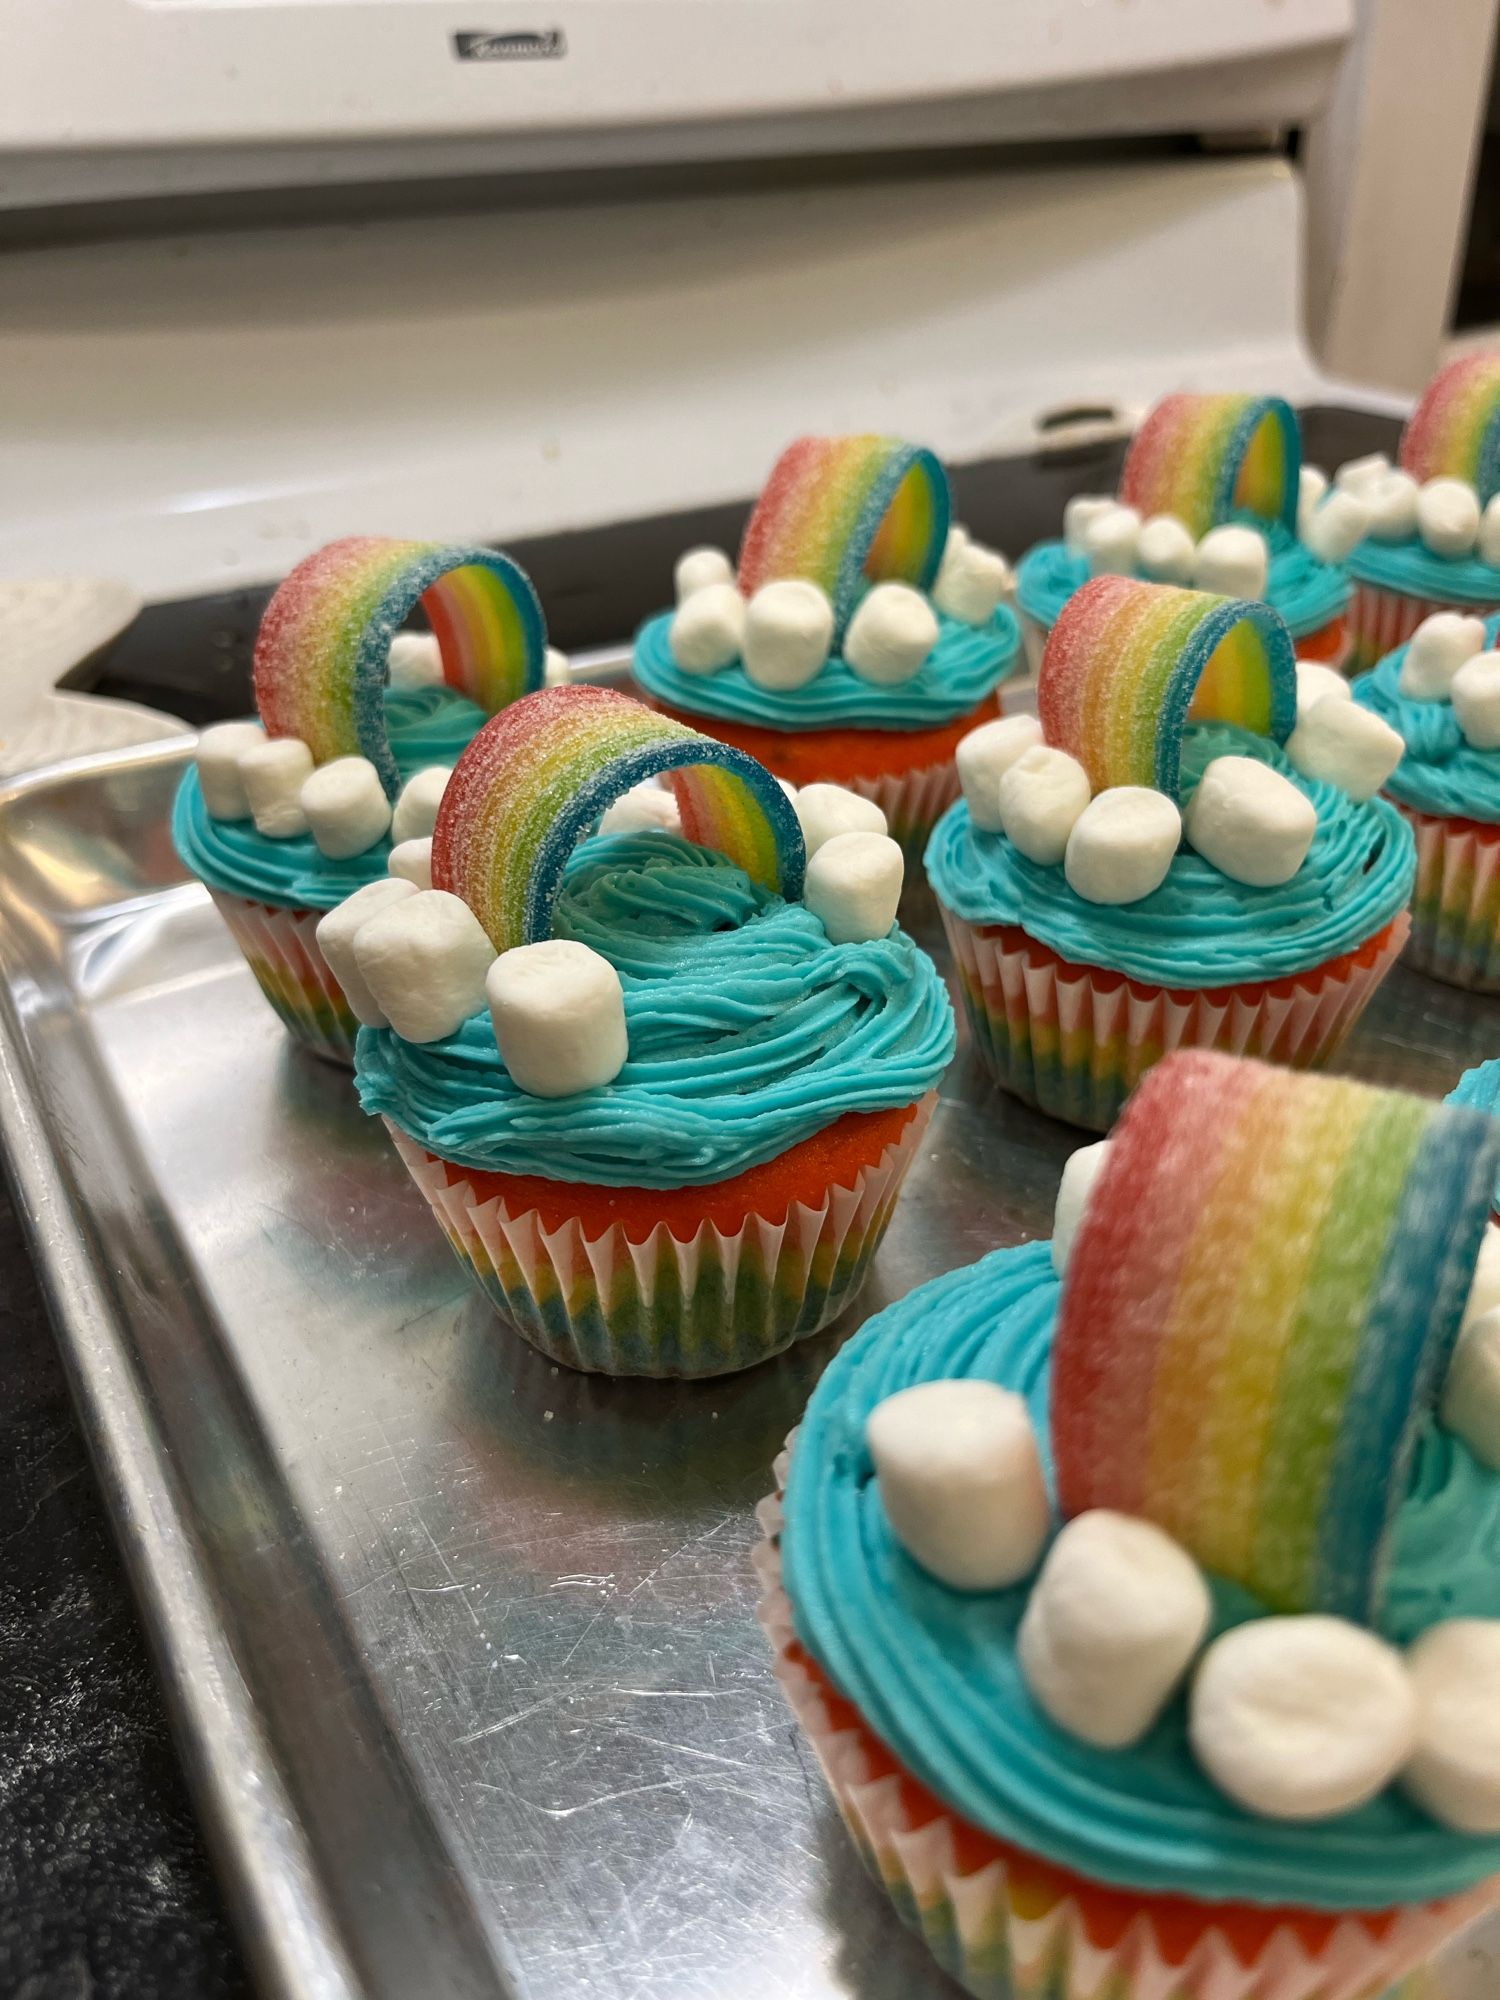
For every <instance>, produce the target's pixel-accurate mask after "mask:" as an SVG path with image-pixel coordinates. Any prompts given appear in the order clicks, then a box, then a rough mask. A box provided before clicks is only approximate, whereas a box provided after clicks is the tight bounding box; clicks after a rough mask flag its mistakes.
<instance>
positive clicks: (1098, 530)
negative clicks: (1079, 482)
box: [1083, 505, 1141, 576]
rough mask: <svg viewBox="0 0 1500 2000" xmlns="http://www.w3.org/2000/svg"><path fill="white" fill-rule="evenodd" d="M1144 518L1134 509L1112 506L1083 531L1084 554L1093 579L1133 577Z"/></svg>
mask: <svg viewBox="0 0 1500 2000" xmlns="http://www.w3.org/2000/svg"><path fill="white" fill-rule="evenodd" d="M1140 539H1141V517H1140V515H1139V514H1138V513H1137V512H1136V510H1135V508H1134V507H1121V506H1118V505H1112V506H1111V507H1110V508H1109V510H1108V511H1107V512H1106V513H1103V514H1095V515H1094V517H1093V519H1092V520H1091V521H1089V523H1088V525H1087V526H1086V527H1085V528H1084V531H1083V553H1084V554H1085V555H1086V556H1087V557H1088V559H1089V573H1090V574H1091V575H1092V576H1130V575H1133V574H1134V571H1135V558H1136V551H1137V549H1138V548H1139V546H1140Z"/></svg>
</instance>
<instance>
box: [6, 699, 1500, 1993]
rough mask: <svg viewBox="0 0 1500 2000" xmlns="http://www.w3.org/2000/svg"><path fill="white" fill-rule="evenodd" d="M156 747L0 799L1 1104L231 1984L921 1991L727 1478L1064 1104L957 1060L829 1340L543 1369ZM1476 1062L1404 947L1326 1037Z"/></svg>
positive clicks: (1017, 1194)
mask: <svg viewBox="0 0 1500 2000" xmlns="http://www.w3.org/2000/svg"><path fill="white" fill-rule="evenodd" d="M187 754H188V751H187V750H186V749H185V748H184V746H183V742H182V740H181V739H178V740H175V741H171V742H166V743H162V744H159V745H155V746H151V747H148V748H145V749H139V750H128V751H120V752H115V753H111V754H108V755H104V756H100V757H97V758H93V759H90V760H87V761H83V762H79V763H75V764H72V765H69V766H64V767H59V768H58V769H56V770H55V771H53V772H51V773H42V774H40V775H37V776H35V777H33V778H30V779H27V780H24V781H21V782H17V783H12V784H11V785H10V786H9V787H8V788H6V789H4V790H3V791H0V974H3V978H0V1122H3V1126H4V1132H5V1137H6V1141H7V1145H8V1149H9V1153H10V1158H11V1162H12V1169H13V1172H14V1175H15V1179H16V1182H17V1186H18V1190H19V1193H20V1197H21V1201H22V1205H23V1207H24V1209H25V1211H26V1213H27V1215H28V1218H29V1222H30V1226H31V1229H32V1232H33V1238H34V1242H35V1245H36V1248H37V1251H38V1254H39V1262H40V1264H41V1267H42V1269H43V1273H44V1277H45V1281H46V1282H47V1284H48V1286H49V1288H50V1292H51V1296H52V1302H53V1306H54V1310H55V1315H56V1318H57V1322H58V1327H59V1332H60V1336H61V1339H62V1343H63V1346H64V1349H65V1351H66V1354H67V1358H68V1362H69V1366H70V1368H71V1371H72V1374H73V1379H74V1382H75V1386H76V1389H77V1393H78V1397H79V1402H80V1407H81V1409H82V1412H83V1416H84V1420H85V1423H86V1426H87V1428H88V1430H89V1433H90V1437H91V1441H92V1444H93V1447H94V1449H95V1453H96V1456H97V1460H98V1463H99V1466H100V1471H101V1476H102V1478H103V1481H104V1486H105V1490H106V1494H107V1497H108V1500H109V1503H110V1506H111V1508H112V1510H113V1512H114V1515H115V1518H116V1521H117V1523H118V1526H119V1530H120V1534H121V1539H122V1543H123V1546H124V1548H125V1551H126V1555H127V1559H128V1561H129V1563H130V1565H131V1569H132V1573H133V1576H134V1580H135V1583H136V1586H137V1589H138V1591H139V1594H140V1598H141V1602H142V1604H143V1607H144V1610H145V1614H146V1618H147V1621H148V1624H149V1626H150V1629H151V1632H152V1636H153V1640H154V1642H155V1645H156V1647H157V1651H158V1656H159V1658H160V1661H161V1665H162V1671H163V1677H164V1680H165V1682H166V1685H167V1687H168V1690H169V1694H170V1697H171V1700H172V1702H173V1706H174V1711H175V1714H176V1717H177V1720H178V1723H179V1725H180V1732H181V1738H182V1743H183V1747H184V1752H185V1755H186V1758H187V1761H188V1765H189V1769H190V1773H191V1775H192V1778H193V1780H194V1782H195V1785H196V1788H197V1795H198V1798H199V1800H200V1803H201V1806H202V1809H203V1813H204V1818H205V1822H206V1824H207V1825H208V1828H209V1830H210V1834H211V1837H212V1839H213V1841H214V1843H215V1847H216V1851H217V1855H218V1858H219V1862H220V1865H221V1868H222V1872H223V1875H224V1879H225V1882H226V1884H227V1887H228V1890H229V1893H230V1895H231V1897H232V1899H233V1902H234V1906H235V1909H236V1912H237V1915H238V1919H239V1921H240V1924H241V1926H242V1930H243V1934H244V1937H245V1939H246V1942H247V1946H248V1948H249V1951H250V1953H251V1956H252V1960H253V1962H254V1964H255V1966H256V1967H257V1970H258V1975H259V1978H260V1981H261V1984H262V1986H263V1989H264V1991H265V1992H266V1993H268V1994H284V1995H288V1996H296V2000H354V1996H362V2000H377V1997H378V2000H458V1996H464V1997H465V2000H470V1996H474V2000H478V1996H499V1995H506V1996H510V2000H556V1997H557V1996H567V2000H593V1996H598V2000H708V1997H709V1996H713V2000H740V1996H743V2000H772V1996H775V2000H831V1996H834V1995H846V1996H852V1995H857V1996H860V2000H923V1996H933V2000H937V1996H940V1995H943V1994H951V1993H952V1992H953V1991H954V1989H953V1988H952V1987H951V1986H949V1985H948V1983H947V1981H946V1980H945V1979H944V1978H943V1977H942V1976H941V1975H940V1974H939V1973H938V1972H937V1971H936V1970H935V1969H934V1968H933V1966H932V1964H931V1962H930V1960H929V1959H928V1958H927V1956H926V1954H925V1952H924V1951H923V1950H922V1948H921V1947H920V1946H919V1945H918V1944H917V1943H916V1942H915V1941H913V1940H912V1939H910V1938H908V1937H907V1935H906V1934H905V1933H904V1932H903V1930H902V1928H901V1926H900V1924H899V1923H898V1922H897V1920H896V1918H895V1917H894V1915H893V1914H892V1913H891V1911H890V1910H889V1909H888V1907H887V1906H886V1904H885V1902H884V1901H883V1899H882V1897H881V1896H880V1895H879V1894H878V1893H877V1892H876V1891H875V1890H874V1889H873V1888H872V1887H871V1886H870V1885H869V1884H867V1883H866V1881H865V1879H864V1877H863V1876H862V1874H861V1872H860V1869H859V1866H858V1864H857V1862H856V1860H855V1857H854V1854H853V1851H852V1849H851V1847H850V1845H849V1843H848V1841H847V1840H846V1838H845V1837H844V1835H843V1833H842V1830H841V1828H840V1826H839V1824H838V1822H837V1820H836V1817H835V1815H834V1812H833V1809H832V1807H831V1805H830V1804H829V1801H828V1799H827V1797H826V1795H825V1793H824V1789H823V1786H822V1784H821V1781H820V1779H819V1776H818V1773H817V1770H816V1768H815V1766H814V1764H813V1760H812V1758H811V1756H810V1754H809V1752H808V1750H807V1748H806V1747H805V1745H804V1744H803V1743H802V1742H801V1741H800V1740H799V1738H798V1736H797V1733H796V1731H795V1730H794V1728H793V1726H792V1723H791V1721H790V1718H789V1715H788V1713H787V1711H786V1709H785V1708H784V1707H783V1704H782V1700H781V1697H780V1694H779V1693H778V1691H777V1688H776V1686H775V1683H774V1681H773V1680H772V1677H771V1673H770V1670H769V1664H768V1660H767V1654H766V1649H765V1645H764V1642H763V1640H762V1637H761V1634H760V1631H759V1628H758V1627H757V1625H756V1623H755V1619H754V1615H753V1612H754V1598H755V1583H754V1578H753V1575H752V1571H751V1568H750V1562H749V1552H750V1548H751V1544H752V1541H753V1539H754V1535H755V1528H754V1522H753V1508H754V1505H755V1502H756V1501H757V1500H758V1499H759V1498H760V1496H761V1495H762V1494H763V1493H764V1492H765V1490H766V1488H767V1485H768V1481H769V1468H770V1465H771V1461H772V1458H773V1457H774V1455H775V1453H776V1451H777V1449H778V1448H779V1446H780V1444H781V1442H782V1440H783V1438H784V1437H785V1435H786V1432H787V1431H788V1429H789V1428H790V1427H791V1425H792V1424H793V1422H794V1421H795V1420H796V1418H797V1415H798V1413H799V1411H800V1409H801V1407H802V1404H803V1402H804V1401H805V1399H806V1396H807V1393H808V1390H809V1389H810V1387H811V1385H812V1383H813V1381H814V1380H815V1378H816V1376H817V1374H818V1372H819V1370H820V1369H821V1368H822V1367H823V1365H824V1364H825V1363H826V1362H827V1360H828V1358H829V1356H830V1355H831V1354H832V1353H833V1351H834V1348H835V1346H836V1345H837V1342H838V1340H839V1338H841V1337H843V1336H845V1335H847V1334H848V1333H849V1332H850V1331H852V1329H853V1327H854V1326H855V1325H856V1324H857V1323H858V1321H859V1319H860V1318H862V1317H863V1316H864V1315H865V1314H867V1313H868V1312H870V1311H872V1310H873V1309H875V1308H876V1307H878V1306H879V1305H881V1304H883V1303H884V1302H885V1301H887V1300H889V1299H892V1298H895V1297H897V1296H899V1295H900V1294H902V1293H904V1292H905V1291H907V1290H909V1289H910V1287H911V1286H913V1285H915V1284H918V1283H920V1282H921V1281H923V1280H924V1279H926V1278H929V1277H932V1276H934V1275H935V1274H936V1273H938V1272H941V1271H945V1270H948V1269H950V1268H951V1267H952V1266H954V1265H956V1264H959V1263H964V1262H967V1261H969V1260H971V1259H972V1258H974V1257H976V1256H978V1255H979V1254H980V1253H981V1252H983V1251H986V1250H989V1249H991V1248H992V1247H994V1246H995V1245H997V1244H1002V1243H1012V1242H1017V1241H1019V1240H1021V1239H1023V1238H1027V1237H1031V1236H1035V1235H1038V1234H1043V1233H1045V1232H1046V1231H1047V1230H1048V1228H1049V1220H1050V1208H1051V1200H1052V1196H1053V1192H1054V1189H1055V1186H1056V1181H1057V1175H1058V1170H1059V1167H1060V1165H1061V1163H1062V1161H1063V1159H1064V1157H1065V1155H1066V1154H1067V1153H1068V1151H1069V1150H1070V1149H1071V1148H1072V1146H1074V1145H1075V1144H1077V1143H1078V1139H1077V1135H1075V1134H1073V1133H1070V1132H1069V1131H1068V1130H1066V1129H1065V1128H1064V1127H1062V1126H1060V1125H1056V1124H1053V1123H1050V1122H1049V1121H1048V1120H1046V1119H1044V1118H1042V1117H1040V1116H1038V1115H1036V1114H1034V1113H1032V1112H1029V1111H1027V1110H1026V1109H1025V1108H1024V1107H1022V1106H1020V1105H1018V1104H1015V1103H1012V1102H1011V1101H1009V1100H1008V1099H1006V1098H1004V1097H1002V1096H999V1095H997V1094H995V1093H994V1092H992V1091H991V1090H989V1089H988V1088H986V1086H985V1085H984V1083H983V1081H982V1079H981V1078H980V1076H979V1074H978V1072H977V1071H976V1069H975V1067H974V1065H973V1063H972V1061H971V1060H970V1059H969V1057H968V1056H967V1054H966V1053H965V1052H961V1054H960V1059H959V1061H958V1063H957V1064H956V1066H955V1067H954V1069H953V1071H952V1073H951V1075H950V1076H949V1078H948V1079H947V1081H946V1084H945V1086H944V1092H943V1101H942V1104H941V1106H940V1108H939V1111H938V1113H937V1116H936V1118H935V1121H934V1123H933V1126H932V1129H931V1134H930V1138H929V1140H928V1142H927V1145H926V1147H925V1150H924V1152H923V1154H922V1156H921V1157H920V1158H919V1160H918V1161H917V1163H916V1165H915V1167H914V1169H913V1172H912V1175H911V1178H910V1181H909V1183H908V1186H907V1189H906V1192H905V1196H904V1198H903V1200H902V1201H901V1203H900V1204H899V1205H898V1208H897V1211H896V1219H895V1222H894V1225H893V1227H892V1229H891V1232H890V1236H889V1238H888V1240H887V1242H886V1245H885V1247H884V1249H883V1250H882V1252H881V1255H880V1257H879V1260H878V1262H877V1266H876V1271H875V1276H874V1279H873V1282H872V1283H871V1285H870V1287H869V1289H868V1291H867V1293H866V1295H865V1297H864V1298H863V1300H862V1301H861V1304H860V1306H859V1307H858V1308H857V1309H856V1310H855V1312H854V1313H853V1314H851V1315H850V1316H849V1317H848V1319H847V1320H846V1322H845V1324H844V1325H843V1326H842V1328H841V1329H840V1330H839V1331H838V1332H836V1333H832V1334H829V1335H827V1336H824V1337H822V1338H820V1339H818V1340H816V1341H813V1342H810V1343H808V1344H806V1345H805V1346H804V1347H803V1348H802V1350H801V1351H799V1352H797V1353H794V1354H792V1355H791V1356H789V1357H787V1358H785V1359H784V1360H782V1361H781V1362H779V1363H773V1364H771V1365H769V1366H767V1367H764V1368H761V1369H758V1370H756V1371H754V1372H752V1373H751V1374H749V1375H745V1376H742V1377H739V1378H736V1379H732V1380H729V1381H722V1382H714V1383H707V1384H698V1385H692V1386H662V1385H650V1384H641V1383H629V1382H605V1381H596V1380H592V1379H589V1378H585V1377H580V1376H574V1375H570V1374H568V1373H566V1372H560V1371H559V1370H558V1369H556V1368H555V1367H553V1366H551V1365H550V1364H549V1363H548V1362H546V1361H545V1360H543V1359H542V1358H541V1357H540V1356H539V1355H537V1354H535V1353H533V1352H532V1350H531V1349H530V1348H528V1347H526V1346H525V1345H524V1344H523V1343H522V1342H521V1341H520V1340H519V1339H518V1338H517V1337H516V1336H515V1335H513V1334H512V1333H510V1332H509V1331H508V1330H507V1329H506V1328H505V1327H504V1326H503V1325H502V1324H501V1323H500V1322H499V1321H497V1320H496V1319H495V1317H494V1316H493V1314H492V1313H491V1312H490V1310H489V1308H488V1307H487V1306H486V1305H485V1304H484V1303H483V1302H482V1301H481V1300H480V1299H478V1298H477V1297H475V1296H474V1295H473V1294H472V1293H471V1292H470V1290H469V1288H468V1286H467V1284H466V1283H465V1281H464V1279H463V1278H462V1276H461V1274H460V1272H459V1271H458V1269H457V1267H456V1265H455V1264H454V1263H453V1261H452V1259H451V1258H450V1255H449V1253H448V1250H447V1248H446V1246H445V1245H444V1243H443V1241H442V1240H441V1238H440V1237H439V1235H438V1232H437V1231H436V1229H435V1228H434V1227H433V1224H432V1222H431V1219H430V1217H429V1215H428V1213H427V1210H426V1208H425V1206H424V1204H423V1203H422V1201H421V1199H420V1198H419V1197H418V1196H417V1194H416V1193H415V1192H414V1190H413V1189H412V1188H411V1187H410V1186H409V1185H408V1183H407V1181H406V1179H405V1176H404V1174H403V1172H402V1170H401V1168H400V1166H399V1164H398V1162H397V1161H396V1159H395V1157H394V1155H393V1154H392V1152H391V1151H390V1150H389V1148H388V1146H387V1144H386V1142H385V1140H384V1139H383V1137H382V1134H381V1132H380V1130H379V1129H378V1128H377V1127H375V1126H374V1125H372V1124H370V1123H369V1122H368V1121H366V1120H365V1119H364V1118H363V1117H361V1115H360V1113H359V1111H358V1110H357V1108H356V1106H355V1103H354V1099H353V1095H352V1092H351V1089H350V1085H349V1080H348V1078H347V1077H346V1076H344V1075H342V1074H341V1073H340V1072H338V1071H337V1070H335V1069H331V1068H328V1067H325V1066H324V1065H322V1064H321V1063H319V1062H317V1061H315V1060H313V1059H311V1058H308V1057H305V1056H303V1055H302V1054H300V1053H299V1052H298V1051H297V1050H295V1049H293V1048H292V1047H291V1046H290V1045H289V1044H288V1043H287V1041H286V1039H285V1037H284V1036H283V1034H282V1032H281V1030H280V1028H279V1027H278V1025H277V1023H276V1021H275V1020H274V1018H273V1017H272V1015H271V1013H270V1011H269V1010H268V1009H267V1007H266V1006H265V1004H264V1002H263V1001H262V1000H261V999H260V997H259V995H258V993H257V991H256V989H255V987H254V985H253V983H252V981H251V978H250V975H249V973H248V972H247V970H246V969H245V967H244V965H243V963H242V961H241V960H240V957H239V955H238V953H237V952H236V950H235V948H234V946H233V945H232V944H231V942H230V940H229V938H228V936H227V934H226V933H225V931H224V930H223V928H222V926H221V924H220V923H219V921H218V919H217V917H216V916H215V914H214V912H213V909H212V907H211V905H210V904H209V901H208V898H207V896H206V895H205V893H204V892H203V891H202V890H201V889H199V888H198V887H197V886H195V885H193V884H190V883H187V882H185V881H184V879H183V874H182V869H181V867H180V865H179V863H178V862H177V860H176V857H175V855H174V853H173V851H172V846H171V842H170V839H169V837H168V833H167V813H168V806H169V803H170V800H171V797H172V792H173V789H174V787H175V785H176V783H177V780H178V778H179V776H180V774H181V772H182V769H183V767H184V763H185V759H186V757H187ZM908 901H909V905H910V907H909V911H908V921H909V923H910V925H911V927H912V928H913V929H914V930H915V931H916V933H917V934H918V935H919V936H920V937H922V938H923V939H924V940H925V941H926V942H927V943H928V944H929V945H931V946H932V947H933V948H935V949H936V951H937V952H938V954H939V956H940V958H941V957H942V944H941V938H940V934H939V931H938V927H937V923H936V918H935V912H934V910H933V908H932V906H931V904H930V902H929V901H928V900H927V897H926V893H925V890H922V889H920V888H916V889H914V890H913V891H912V892H911V893H910V895H909V898H908ZM1497 1052H1500V1006H1497V1005H1496V1003H1493V1002H1486V1001H1480V1000H1475V999H1469V998H1465V997H1464V996H1462V995H1459V994H1456V993H1453V992H1450V991H1448V990H1447V989H1445V988H1443V987H1441V986H1437V985H1434V984H1432V983H1431V982H1429V981H1427V980H1424V979H1422V978H1420V977H1419V976H1417V975H1415V974H1412V973H1408V972H1406V971H1404V970H1400V969H1398V970H1397V972H1396V973H1395V974H1394V976H1393V977H1392V978H1391V979H1390V981H1389V983H1388V985H1387V986H1386V988H1385V989H1384V991H1383V993H1382V994H1381V996H1380V997H1379V999H1378V1000H1377V1002H1376V1004H1375V1006H1374V1008H1373V1009H1372V1010H1371V1013H1370V1015H1369V1016H1368V1017H1367V1020H1366V1023H1365V1025H1364V1026H1363V1027H1362V1028H1361V1030H1360V1032H1359V1035H1358V1038H1357V1040H1356V1042H1355V1043H1354V1044H1353V1046H1351V1048H1350V1049H1349V1051H1348V1056H1347V1064H1348V1067H1349V1068H1350V1069H1352V1070H1354V1071H1356V1072H1358V1073H1360V1074H1362V1075H1365V1076H1368V1077H1372V1078H1379V1079H1381V1080H1384V1081H1388V1082H1393V1083H1399V1084H1404V1085H1407V1086H1409V1087H1411V1088H1414V1089H1416V1090H1419V1091H1425V1092H1429V1093H1440V1092H1443V1091H1446V1090H1447V1089H1448V1088H1449V1087H1450V1086H1451V1085H1452V1084H1453V1082H1454V1081H1455V1080H1456V1078H1457V1077H1458V1074H1459V1072H1460V1071H1461V1070H1462V1069H1464V1068H1465V1067H1466V1066H1467V1065H1468V1064H1470V1063H1472V1062H1474V1061H1477V1060H1479V1059H1480V1058H1482V1057H1485V1056H1489V1055H1493V1054H1495V1053H1497ZM1495 1963H1496V1962H1495V1960H1493V1959H1492V1958H1490V1957H1488V1956H1486V1955H1485V1953H1484V1951H1483V1949H1482V1948H1481V1947H1479V1946H1475V1947H1472V1948H1471V1949H1469V1950H1468V1951H1466V1952H1464V1953H1461V1954H1460V1956H1459V1959H1458V1961H1457V1964H1456V1969H1455V1970H1454V1971H1453V1972H1452V1974H1451V1975H1450V1983H1449V1984H1448V1986H1447V1987H1446V1988H1445V1989H1444V2000H1481V1996H1493V1994H1494V1992H1495V1990H1496V1984H1497V1974H1496V1969H1495Z"/></svg>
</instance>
